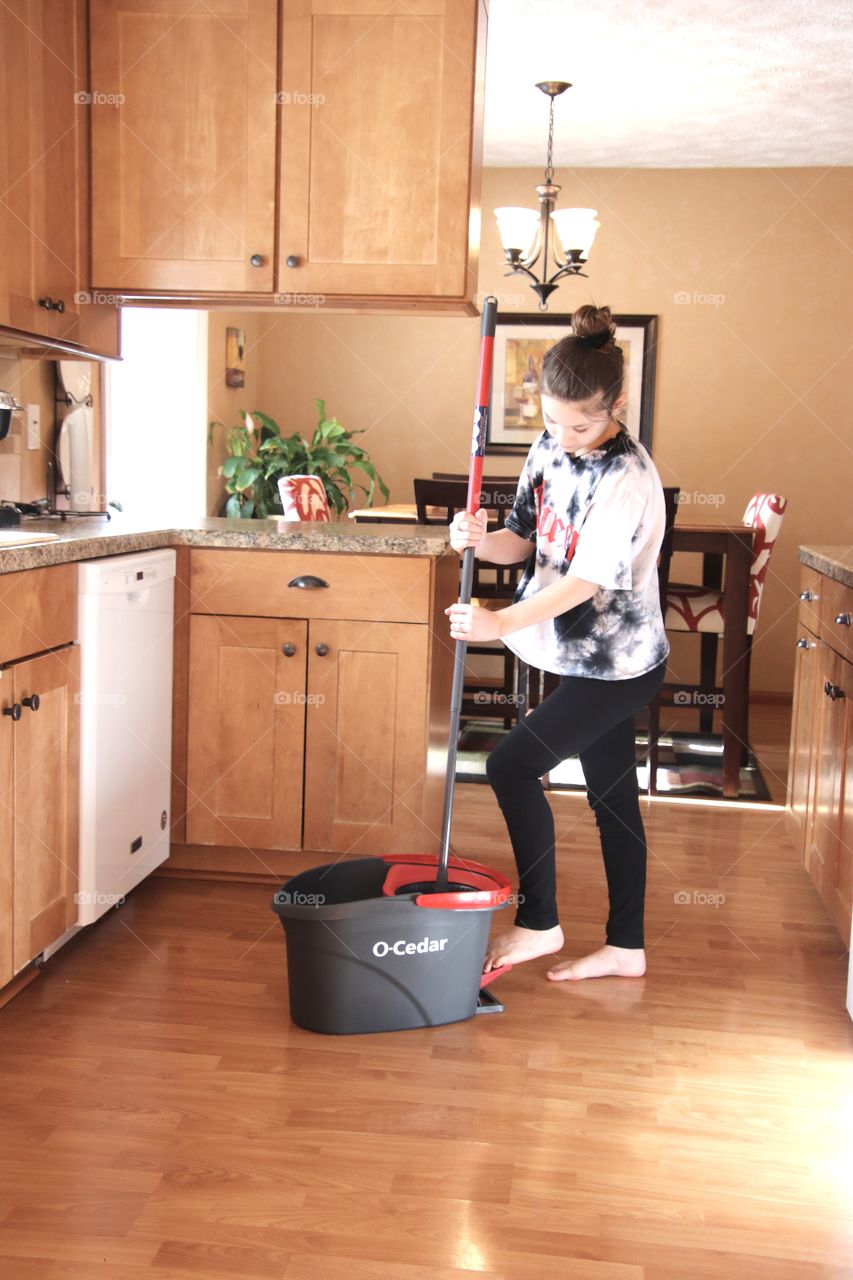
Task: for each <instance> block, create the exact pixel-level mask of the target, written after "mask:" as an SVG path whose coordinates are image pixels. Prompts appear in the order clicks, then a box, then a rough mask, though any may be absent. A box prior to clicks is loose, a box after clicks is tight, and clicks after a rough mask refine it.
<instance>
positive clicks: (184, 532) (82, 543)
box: [0, 514, 450, 573]
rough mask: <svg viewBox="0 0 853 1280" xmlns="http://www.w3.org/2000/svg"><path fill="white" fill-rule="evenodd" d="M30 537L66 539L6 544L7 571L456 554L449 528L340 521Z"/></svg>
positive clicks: (51, 526)
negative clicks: (179, 558)
mask: <svg viewBox="0 0 853 1280" xmlns="http://www.w3.org/2000/svg"><path fill="white" fill-rule="evenodd" d="M15 532H20V533H22V534H26V533H56V534H59V540H58V541H51V542H43V543H34V544H31V545H30V546H24V547H5V548H4V547H0V573H15V572H17V571H18V570H20V569H40V568H42V567H43V566H45V565H50V564H67V563H68V562H69V561H73V560H91V559H93V558H96V557H98V556H113V555H121V554H125V553H127V552H131V551H150V550H153V549H155V548H157V547H228V548H237V547H242V548H245V549H247V550H273V551H275V550H281V551H324V552H329V551H331V552H342V553H345V554H348V555H371V556H388V555H391V556H430V557H438V556H442V555H444V554H445V553H447V552H449V550H450V543H449V542H448V540H447V530H446V529H444V528H442V527H441V526H429V527H428V526H426V525H412V526H406V525H393V526H390V525H387V524H386V525H381V524H375V525H370V524H352V523H350V522H348V521H347V522H344V521H340V522H338V521H335V522H334V523H332V524H320V523H308V522H305V523H303V522H300V521H291V520H225V519H220V518H218V517H212V516H211V517H201V518H199V519H191V520H187V521H176V522H175V523H174V524H167V523H164V524H156V525H152V524H144V523H141V522H140V521H138V520H130V519H128V518H127V517H125V516H123V515H121V514H118V515H114V516H113V518H112V519H111V520H104V519H99V518H90V517H85V516H84V517H79V516H78V517H69V519H67V520H64V521H63V520H59V519H57V518H53V519H45V520H29V519H26V518H25V519H24V520H22V522H21V526H20V530H17V529H16V530H15Z"/></svg>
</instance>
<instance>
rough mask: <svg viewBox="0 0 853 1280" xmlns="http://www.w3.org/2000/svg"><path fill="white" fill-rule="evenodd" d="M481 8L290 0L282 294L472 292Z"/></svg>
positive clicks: (469, 0)
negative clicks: (479, 15) (289, 261)
mask: <svg viewBox="0 0 853 1280" xmlns="http://www.w3.org/2000/svg"><path fill="white" fill-rule="evenodd" d="M480 5H481V0H480V2H479V3H478V0H399V2H395V0H286V3H285V5H284V26H283V33H282V81H281V90H280V93H279V99H280V102H281V187H280V194H279V207H280V236H279V276H278V289H279V292H284V293H288V292H292V293H297V292H299V293H305V292H308V293H317V294H323V295H325V294H331V295H347V294H349V295H360V296H362V297H364V296H369V295H371V294H376V295H385V296H389V295H390V296H394V295H397V296H400V297H405V296H418V295H420V296H424V297H448V298H464V297H466V296H468V297H471V296H472V295H473V290H474V289H475V287H476V285H475V282H474V275H473V272H474V270H475V269H476V261H475V258H476V250H477V247H478V245H477V240H478V231H477V217H478V215H479V188H478V183H479V172H480V152H481V146H482V140H481V118H482V88H483V55H484V49H485V34H486V22H485V17H484V16H483V17H482V18H481V20H480V21H479V23H478V12H479V9H480ZM469 219H470V225H471V226H473V227H474V231H473V233H472V232H470V231H469ZM288 259H290V260H291V263H292V264H294V265H291V266H288Z"/></svg>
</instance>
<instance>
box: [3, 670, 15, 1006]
mask: <svg viewBox="0 0 853 1280" xmlns="http://www.w3.org/2000/svg"><path fill="white" fill-rule="evenodd" d="M14 702H15V677H14V675H13V674H12V672H11V671H0V709H2V715H0V987H2V986H4V985H5V983H7V982H8V981H9V979H10V978H11V977H12V976H13V974H14V972H15V964H14V931H15V844H14V841H15V743H14V733H15V722H14V721H13V720H12V718H11V716H9V715H7V714H6V713H7V712H8V711H11V710H12V708H13V706H14Z"/></svg>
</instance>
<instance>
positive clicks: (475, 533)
mask: <svg viewBox="0 0 853 1280" xmlns="http://www.w3.org/2000/svg"><path fill="white" fill-rule="evenodd" d="M487 524H488V515H487V513H486V512H485V511H484V510H481V511H478V512H477V514H476V515H473V516H472V515H470V514H469V512H467V511H457V513H456V515H455V516H454V517H453V519H452V521H451V522H450V528H449V531H448V532H449V537H450V545H451V547H452V548H453V550H454V551H456V552H458V554H459V555H461V554H462V552H463V551H464V550H465V549H466V547H479V545H480V543H481V542H482V541H483V539H484V538H485V536H486V526H487Z"/></svg>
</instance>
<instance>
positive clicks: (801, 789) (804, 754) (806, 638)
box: [788, 627, 819, 862]
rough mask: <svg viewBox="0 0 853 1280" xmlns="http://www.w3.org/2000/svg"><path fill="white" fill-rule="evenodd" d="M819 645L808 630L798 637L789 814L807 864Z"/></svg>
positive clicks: (789, 773) (804, 630) (803, 630)
mask: <svg viewBox="0 0 853 1280" xmlns="http://www.w3.org/2000/svg"><path fill="white" fill-rule="evenodd" d="M817 646H818V642H817V640H816V639H815V637H814V636H813V635H812V633H811V632H810V631H809V630H808V629H807V628H806V627H800V628H799V630H798V634H797V650H796V660H795V668H794V697H793V707H792V714H791V748H790V753H789V759H788V811H789V813H790V814H791V816H792V818H793V821H794V824H795V827H796V831H797V835H798V838H799V840H800V841H801V846H802V849H803V853H804V857H805V860H806V862H807V861H808V856H809V849H808V845H807V835H808V824H809V818H810V815H811V811H812V799H813V797H812V791H813V786H814V773H815V770H814V718H815V708H816V705H817V701H816V699H817V669H818V665H819V657H818V647H817Z"/></svg>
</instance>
